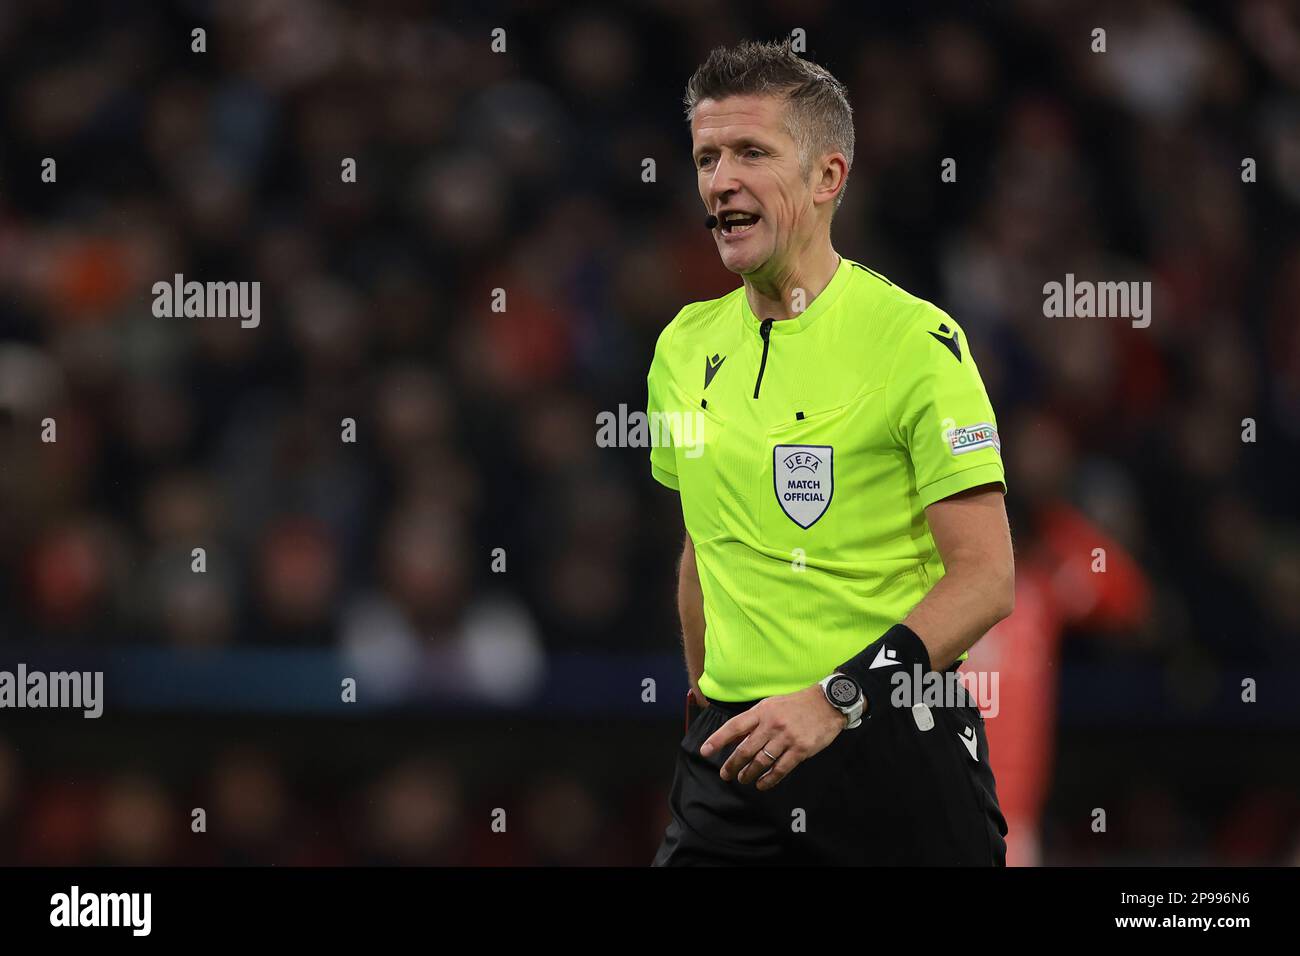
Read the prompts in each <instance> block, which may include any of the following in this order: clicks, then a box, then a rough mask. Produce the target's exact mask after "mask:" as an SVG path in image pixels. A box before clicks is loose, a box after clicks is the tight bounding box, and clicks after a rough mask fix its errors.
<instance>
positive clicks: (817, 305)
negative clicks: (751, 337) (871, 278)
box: [740, 256, 853, 335]
mask: <svg viewBox="0 0 1300 956" xmlns="http://www.w3.org/2000/svg"><path fill="white" fill-rule="evenodd" d="M852 269H853V266H852V264H851V263H850V262H849V260H848V259H847V258H845V257H844V256H840V264H839V265H838V266H837V267H836V269H835V274H834V275H832V276H831V281H830V282H828V283H827V284H826V288H824V289H822V291H821V293H820V294H819V295H818V296H817V298H815V299H813V300H812V301H811V302H809V303H808V307H807V308H806V309H804V310H803V311H802V312H800V313H799V314H798V315H795V316H791V317H790V318H788V319H778V320H777V321H775V322H773V323H772V334H773V335H778V334H779V335H793V334H795V333H796V332H802V331H803V330H804V329H806V328H808V326H810V325H812V324H813V323H814V322H816V321H817V319H818V318H819V317H820V316H821V314H822V313H823V312H825V311H827V310H828V309H829V308H830V307H831V306H832V305H834V304H835V300H836V299H838V298H839V296H840V293H841V292H843V291H844V289H845V287H846V286H847V285H848V284H849V278H850V275H849V274H850V272H851V271H852ZM740 314H741V316H742V318H743V319H744V320H745V324H746V325H747V326H749V327H750V328H751V329H753V331H754V333H755V334H758V331H759V325H760V324H761V320H760V319H759V317H758V316H756V315H754V310H753V309H751V308H750V307H749V297H748V296H747V295H745V293H744V291H743V290H742V291H741V294H740Z"/></svg>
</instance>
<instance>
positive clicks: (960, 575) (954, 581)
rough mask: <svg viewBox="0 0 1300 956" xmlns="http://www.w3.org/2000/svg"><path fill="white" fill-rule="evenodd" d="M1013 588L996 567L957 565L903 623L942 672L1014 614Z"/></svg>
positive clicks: (932, 666) (949, 570) (933, 666)
mask: <svg viewBox="0 0 1300 956" xmlns="http://www.w3.org/2000/svg"><path fill="white" fill-rule="evenodd" d="M1013 587H1014V585H1013V583H1012V582H1011V581H1010V580H1006V579H1004V578H1003V577H1002V576H1001V575H1000V573H999V571H998V570H997V568H996V567H988V566H983V567H981V566H979V565H977V564H973V563H972V564H970V565H965V564H957V565H955V566H954V567H951V568H949V569H948V571H947V573H946V574H945V575H944V576H943V577H942V578H940V579H939V582H938V583H937V584H936V585H935V586H934V587H933V588H931V589H930V593H928V594H927V595H926V596H925V597H924V598H922V599H921V603H919V604H918V605H917V606H916V607H914V608H913V609H912V612H911V613H910V614H908V615H907V617H905V618H904V619H903V623H904V624H906V625H907V626H908V627H910V628H911V629H912V630H913V631H915V632H916V636H917V637H919V638H920V639H921V643H922V644H924V645H925V649H926V651H927V652H929V655H930V667H931V668H932V669H933V670H936V671H942V670H944V669H945V668H947V667H948V666H949V665H951V664H952V662H953V661H955V660H956V659H957V658H958V657H960V656H961V654H962V652H964V651H967V650H969V649H970V648H971V647H972V646H974V644H975V642H976V641H978V640H979V639H980V638H981V637H983V636H984V635H985V634H986V633H988V631H989V629H990V628H991V627H993V625H995V624H997V622H998V621H1000V620H1002V619H1003V618H1004V617H1006V616H1007V615H1008V614H1010V613H1011V601H1012V598H1011V592H1012V588H1013Z"/></svg>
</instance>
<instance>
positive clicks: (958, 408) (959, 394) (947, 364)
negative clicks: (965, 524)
mask: <svg viewBox="0 0 1300 956" xmlns="http://www.w3.org/2000/svg"><path fill="white" fill-rule="evenodd" d="M899 334H900V336H901V341H900V342H899V346H898V351H897V352H896V353H895V355H894V359H893V365H892V367H891V369H890V374H889V378H888V380H887V382H886V385H885V406H886V411H887V414H888V415H889V418H890V423H891V428H893V429H894V437H895V439H896V440H897V441H898V442H899V443H900V444H901V445H902V446H903V447H904V449H905V450H906V451H907V454H908V457H909V458H910V459H911V462H912V469H913V472H914V474H915V478H916V491H917V494H918V495H919V496H920V498H921V504H922V507H928V506H930V505H932V504H934V503H935V502H936V501H941V500H942V499H944V498H947V497H950V496H951V495H955V494H957V493H958V492H961V491H965V490H967V489H969V488H975V487H978V486H979V485H988V484H997V485H999V486H1000V487H1001V488H1002V491H1003V493H1004V494H1005V493H1006V490H1007V483H1006V474H1005V471H1004V469H1003V466H1002V442H1001V439H1000V438H999V437H998V423H997V419H996V417H995V416H994V414H993V406H992V405H991V404H990V402H989V397H988V393H987V392H986V391H985V389H984V382H983V380H982V379H981V378H980V373H979V369H978V368H977V367H976V365H975V357H974V356H973V355H972V354H971V349H970V343H969V342H968V341H967V339H966V336H965V334H964V333H963V332H962V330H961V328H960V327H959V326H958V325H957V323H956V322H954V321H953V320H952V318H951V317H950V316H948V315H947V314H946V313H944V312H943V311H942V310H940V309H938V308H935V307H934V306H932V305H930V304H929V303H926V311H925V313H924V315H923V316H922V317H920V318H916V319H913V320H910V321H908V322H907V324H906V325H905V327H904V330H903V331H902V332H900V333H899Z"/></svg>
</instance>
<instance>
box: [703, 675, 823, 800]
mask: <svg viewBox="0 0 1300 956" xmlns="http://www.w3.org/2000/svg"><path fill="white" fill-rule="evenodd" d="M847 720H848V718H846V717H845V716H844V714H842V713H840V712H839V711H838V710H836V709H835V708H834V707H832V706H831V703H830V701H828V700H827V699H826V694H825V693H824V692H823V691H822V689H821V685H820V684H813V685H812V686H811V687H806V688H804V689H803V690H801V691H796V692H795V693H793V694H783V695H782V696H780V697H768V698H767V699H766V700H763V701H760V702H759V703H757V704H755V705H754V706H753V707H751V708H749V710H747V711H745V712H744V713H743V714H737V715H736V716H735V717H732V718H731V719H730V720H729V721H727V722H726V723H725V724H723V725H722V726H721V727H719V728H718V729H717V730H716V731H714V732H713V735H712V736H711V737H709V739H708V740H706V741H704V743H703V744H701V745H700V754H701V755H702V756H704V757H707V756H709V755H710V754H712V753H713V752H714V751H715V750H720V749H721V748H723V747H725V746H726V745H727V744H729V743H731V741H733V740H740V746H738V747H737V748H736V749H735V752H734V753H732V755H731V756H730V757H728V758H727V762H726V763H724V764H723V765H722V770H721V772H720V774H719V775H720V776H721V777H722V779H723V780H732V779H735V780H736V781H737V782H738V783H742V784H749V783H753V782H754V781H757V788H758V789H759V790H771V789H772V788H773V787H775V786H776V785H777V784H778V783H780V782H781V781H782V780H784V779H785V777H786V775H787V774H789V773H790V771H791V770H793V769H794V768H795V767H797V766H799V764H801V763H803V762H804V761H805V760H807V759H808V758H809V757H811V756H813V755H814V754H818V753H820V752H821V751H822V750H824V749H826V748H827V747H828V746H830V743H831V741H832V740H834V739H835V738H836V737H837V736H839V733H840V731H841V730H843V729H844V725H845V723H846V722H847ZM742 738H743V739H742ZM764 750H766V751H767V752H766V753H764ZM773 758H775V759H773Z"/></svg>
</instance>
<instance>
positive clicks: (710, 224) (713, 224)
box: [704, 215, 718, 232]
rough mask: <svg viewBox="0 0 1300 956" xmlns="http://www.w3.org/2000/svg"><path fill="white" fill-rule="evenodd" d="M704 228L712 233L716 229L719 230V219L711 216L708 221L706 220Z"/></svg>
mask: <svg viewBox="0 0 1300 956" xmlns="http://www.w3.org/2000/svg"><path fill="white" fill-rule="evenodd" d="M704 228H705V229H708V230H709V231H710V232H712V231H713V230H714V229H717V228H718V217H717V216H712V215H711V216H709V217H708V218H707V219H705V220H704Z"/></svg>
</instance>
